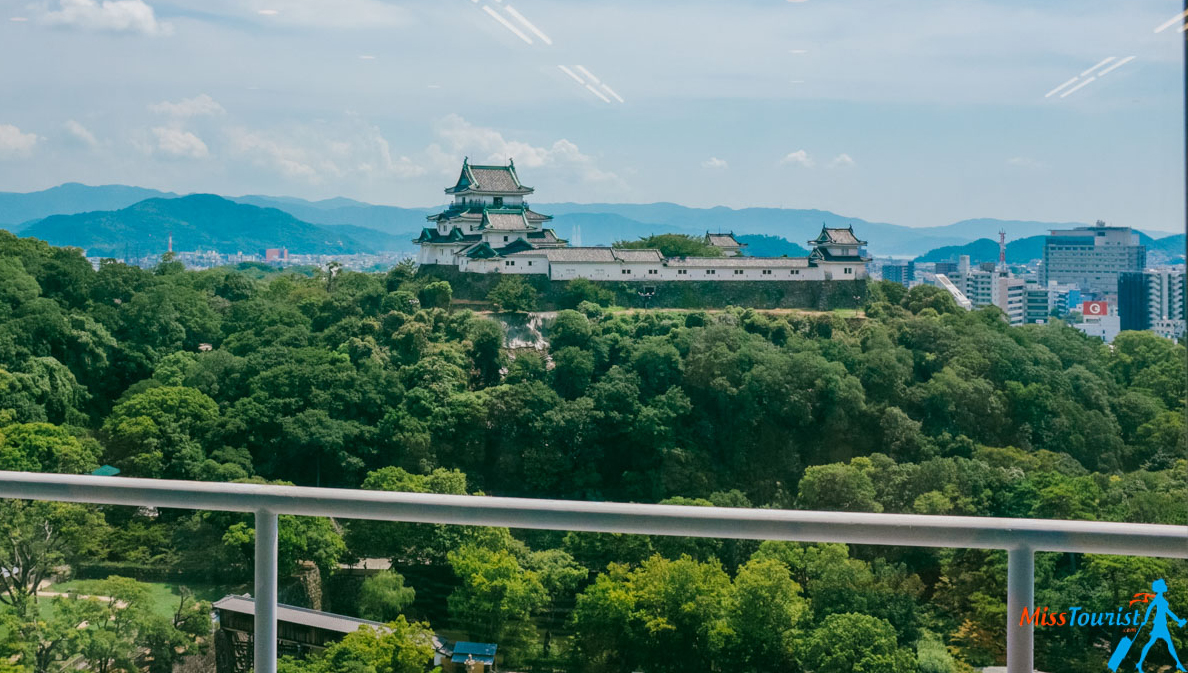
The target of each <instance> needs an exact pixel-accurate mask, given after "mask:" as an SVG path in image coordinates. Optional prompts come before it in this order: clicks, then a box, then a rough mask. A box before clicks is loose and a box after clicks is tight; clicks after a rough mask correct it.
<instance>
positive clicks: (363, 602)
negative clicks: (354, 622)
mask: <svg viewBox="0 0 1188 673" xmlns="http://www.w3.org/2000/svg"><path fill="white" fill-rule="evenodd" d="M416 597H417V592H416V591H415V590H414V589H413V588H412V587H406V586H404V576H403V575H401V574H400V573H398V572H395V571H391V570H388V571H384V572H381V573H379V574H376V575H371V576H369V577H367V578H366V579H364V580H363V584H362V585H361V586H360V587H359V616H360V617H363V618H364V619H371V620H374V621H380V622H386V621H391V620H393V619H396V618H397V617H399V616H400V614H401V613H402V612H403V611H404V609H405V608H407V607H408V606H410V605H412V603H413V601H414V600H415V599H416Z"/></svg>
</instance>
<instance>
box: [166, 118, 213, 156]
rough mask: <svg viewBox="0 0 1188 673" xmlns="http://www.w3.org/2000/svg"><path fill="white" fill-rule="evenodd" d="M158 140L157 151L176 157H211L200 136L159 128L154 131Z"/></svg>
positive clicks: (176, 129) (178, 130)
mask: <svg viewBox="0 0 1188 673" xmlns="http://www.w3.org/2000/svg"><path fill="white" fill-rule="evenodd" d="M153 135H154V136H155V137H156V139H157V145H156V148H155V149H156V151H158V152H161V153H162V154H168V155H169V156H174V157H184V158H190V159H203V158H206V157H207V156H209V155H210V151H209V150H208V149H207V148H206V143H204V142H202V139H201V138H199V137H198V136H196V135H194V134H193V133H190V132H189V131H185V130H182V129H178V128H169V127H165V126H158V127H156V128H154V129H153Z"/></svg>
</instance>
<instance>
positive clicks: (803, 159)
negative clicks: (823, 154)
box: [780, 150, 817, 168]
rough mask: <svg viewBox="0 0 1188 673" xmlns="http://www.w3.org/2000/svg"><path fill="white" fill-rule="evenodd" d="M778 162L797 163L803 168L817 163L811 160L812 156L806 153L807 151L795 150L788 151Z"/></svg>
mask: <svg viewBox="0 0 1188 673" xmlns="http://www.w3.org/2000/svg"><path fill="white" fill-rule="evenodd" d="M780 164H799V165H801V166H804V167H805V168H812V167H813V166H816V165H817V162H815V161H813V158H812V157H810V156H809V155H808V152H805V151H804V150H796V151H795V152H789V153H788V154H786V155H784V158H783V159H780Z"/></svg>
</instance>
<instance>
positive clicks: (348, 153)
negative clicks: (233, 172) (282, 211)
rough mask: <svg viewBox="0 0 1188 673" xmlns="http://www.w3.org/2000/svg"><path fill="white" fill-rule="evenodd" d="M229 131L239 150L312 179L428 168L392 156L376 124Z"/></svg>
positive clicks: (396, 174)
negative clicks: (345, 126) (328, 127)
mask: <svg viewBox="0 0 1188 673" xmlns="http://www.w3.org/2000/svg"><path fill="white" fill-rule="evenodd" d="M227 136H228V139H229V141H230V148H231V150H232V151H233V152H234V153H235V154H237V155H239V156H242V157H244V158H246V159H248V160H249V161H251V162H252V163H254V164H255V165H257V166H260V167H263V168H268V169H271V170H273V171H276V172H277V173H280V174H281V175H283V176H285V177H287V178H292V179H297V180H302V181H305V182H308V183H311V184H320V183H323V182H326V181H328V180H333V179H344V178H349V179H351V180H357V179H374V178H381V179H388V178H400V179H402V178H414V177H417V176H420V175H424V174H425V172H426V169H425V168H424V167H422V166H420V165H418V164H417V163H416V162H414V161H413V160H412V159H411V158H409V157H407V156H393V154H392V148H391V145H389V143H388V141H387V139H386V138H384V136H383V134H381V133H380V131H379V129H377V128H375V127H374V126H360V125H350V126H348V127H347V128H330V129H326V128H318V127H310V126H303V125H302V126H291V127H288V128H284V129H271V130H268V131H257V130H251V129H246V128H232V129H229V130H228V132H227Z"/></svg>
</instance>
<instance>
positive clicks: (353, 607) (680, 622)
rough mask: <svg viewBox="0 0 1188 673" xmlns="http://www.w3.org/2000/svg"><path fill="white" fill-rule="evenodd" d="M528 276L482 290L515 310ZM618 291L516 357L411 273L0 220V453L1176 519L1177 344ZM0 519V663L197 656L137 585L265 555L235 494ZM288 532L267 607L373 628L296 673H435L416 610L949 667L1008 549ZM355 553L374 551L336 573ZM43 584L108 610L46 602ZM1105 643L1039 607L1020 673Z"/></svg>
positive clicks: (713, 655) (810, 502) (223, 578)
mask: <svg viewBox="0 0 1188 673" xmlns="http://www.w3.org/2000/svg"><path fill="white" fill-rule="evenodd" d="M515 289H516V288H511V287H510V286H509V287H505V288H503V289H502V290H501V291H500V292H501V293H497V295H496V296H495V297H493V299H495V300H500V299H502V301H497V302H496V303H499V304H501V305H504V306H505V307H513V306H519V305H524V304H525V303H526V302H524V301H521V298H519V295H508V292H510V291H511V290H515ZM520 289H521V290H522V288H520ZM608 294H609V293H607V292H605V291H602V290H600V288H598V287H597V286H596V285H595V284H593V283H590V282H585V281H582V282H574V283H573V284H572V286H571V287H570V288H569V290H568V291H567V292H566V294H565V303H566V306H567V308H566V309H565V310H562V311H560V312H558V313H556V314H555V316H554V315H550V316H549V317H547V318H546V320H545V330H544V335H545V337H546V338H547V341H548V344H547V348H544V349H522V350H515V351H509V350H508V349H506V348H505V341H504V326H503V324H502V323H501V322H500V321H499V320H498V319H494V318H493V317H492V316H489V315H481V314H476V313H474V312H472V311H470V310H463V309H459V308H458V307H457V306H454V307H451V304H452V302H451V288H450V286H449V284H448V283H446V282H443V281H440V280H431V279H426V278H422V277H418V276H417V274H416V272H415V270H414V269H413V268H412V267H411V266H410V265H401V266H397V267H395V268H393V269H392V270H391V271H390V272H388V273H387V274H362V273H353V272H349V271H345V270H342V269H339V268H336V267H334V266H333V265H332V266H331V268H329V269H328V270H318V271H311V272H309V273H306V274H299V273H291V272H286V273H281V272H276V271H274V270H272V269H270V268H267V267H263V266H262V265H246V266H244V267H243V268H237V269H231V268H228V269H215V270H209V271H200V272H194V271H186V270H184V269H183V267H182V265H181V264H180V263H178V262H175V261H171V260H169V259H166V260H165V261H163V262H162V263H161V264H160V265H159V266H157V267H156V268H155V269H151V270H144V269H139V268H136V267H130V266H125V265H123V264H121V263H118V262H115V261H113V260H105V261H104V262H102V263H101V264H100V265H99V268H98V270H95V269H93V268H92V267H91V265H90V264H89V263H88V262H87V261H86V260H85V259H84V258H83V257H82V256H81V255H80V254H79V253H78V251H77V250H72V249H62V248H54V247H50V246H48V245H46V244H45V243H42V242H39V241H36V240H33V239H18V238H16V237H14V236H12V235H9V234H6V233H3V232H0V469H5V470H28V471H46V472H64V473H88V472H91V471H92V470H94V469H95V468H97V467H98V466H100V465H104V464H107V465H112V466H115V467H117V468H119V469H120V470H121V474H122V476H132V477H148V478H170V479H195V480H215V481H237V480H239V481H243V480H250V481H257V482H261V483H262V482H269V483H291V484H299V485H309V486H323V487H343V488H365V489H383V490H400V491H417V492H436V493H459V494H460V493H473V494H483V495H503V496H525V497H550V498H570V499H583V500H608V501H632V502H645V503H655V502H664V503H675V504H688V505H716V506H725V507H777V508H800V509H813V510H843V511H865V512H912V513H921V514H959V515H974V516H1005V517H1039V518H1056V519H1086V520H1087V519H1096V520H1109V521H1126V522H1144V523H1175V524H1186V523H1188V514H1186V510H1185V502H1186V500H1188V461H1186V460H1185V451H1184V447H1185V427H1184V398H1185V374H1186V372H1185V349H1184V347H1183V346H1181V345H1177V344H1175V343H1173V342H1171V341H1167V340H1164V339H1161V338H1158V337H1156V336H1154V335H1152V334H1149V333H1123V334H1122V335H1121V336H1119V337H1118V338H1117V339H1116V340H1115V341H1114V343H1113V344H1112V346H1105V345H1103V344H1102V343H1101V342H1100V341H1098V340H1095V339H1092V338H1088V337H1085V336H1084V335H1082V334H1081V333H1080V332H1078V331H1076V330H1074V329H1071V328H1068V327H1066V326H1064V325H1062V324H1060V323H1059V322H1054V323H1053V324H1051V325H1030V326H1026V327H1021V328H1013V327H1009V326H1008V325H1007V324H1006V322H1005V321H1004V319H1003V315H1002V314H1001V312H999V311H998V310H997V309H994V308H987V309H981V310H978V311H973V312H966V311H962V310H959V309H958V308H957V306H956V305H955V304H954V303H953V301H952V299H951V298H950V297H949V296H948V295H947V294H946V293H944V292H943V291H940V290H937V289H936V288H932V287H927V286H922V287H916V288H913V289H912V290H911V291H908V290H906V289H904V288H903V287H901V286H898V285H894V284H890V283H871V285H870V288H869V292H868V296H869V299H868V301H867V304H866V306H865V308H864V310H863V311H861V312H854V311H848V312H806V311H779V312H774V311H768V312H765V311H758V310H752V309H744V308H734V309H727V310H722V311H697V310H685V311H640V310H623V309H618V308H615V307H612V306H607V305H606V304H608V303H609V298H608ZM509 296H510V298H509ZM528 303H530V302H528ZM496 317H498V316H496ZM0 531H2V532H3V533H4V534H3V535H0V570H2V571H3V572H0V579H2V581H0V671H3V672H4V673H15V672H18V671H19V672H21V673H33V672H36V673H48V672H50V671H58V670H63V669H66V668H73V667H74V666H75V664H77V663H78V662H80V661H85V662H87V663H88V664H89V665H90V666H91V668H92V669H93V670H99V671H103V672H104V673H106V672H107V671H117V670H131V669H133V668H135V666H136V665H144V662H145V661H147V662H148V663H149V665H150V667H152V669H153V670H154V671H168V670H170V667H171V666H172V664H173V662H174V661H175V660H177V659H178V658H180V657H182V656H186V655H189V654H195V653H201V652H203V651H204V650H207V649H208V648H209V645H210V633H209V631H210V625H209V624H208V623H206V620H205V618H204V617H203V615H205V614H206V612H205V611H206V610H208V609H209V605H208V604H207V603H205V602H204V601H203V600H199V599H197V598H195V597H194V596H193V595H190V594H189V593H188V592H183V595H182V596H181V599H180V600H179V601H178V603H177V605H175V606H173V607H172V608H170V609H168V610H166V611H161V610H156V611H154V609H150V607H148V605H149V603H151V600H150V599H149V598H147V596H148V595H149V591H150V589H151V587H153V586H156V585H154V584H153V583H152V582H153V581H154V580H159V579H160V578H162V577H168V578H172V580H173V581H181V582H190V583H192V584H193V585H194V586H195V587H197V586H206V587H209V586H211V585H214V586H217V587H219V588H224V587H225V588H227V589H228V592H230V591H231V588H233V587H239V590H240V591H242V590H244V589H243V588H244V587H245V586H247V584H246V583H247V581H248V579H249V578H250V568H251V560H252V559H251V554H252V542H253V540H254V531H253V530H252V528H251V520H250V519H249V518H248V517H246V516H242V515H237V514H227V513H212V512H186V511H171V510H161V511H150V510H144V509H136V508H129V507H102V508H100V507H83V506H76V505H63V504H50V503H23V502H14V501H5V502H2V503H0ZM280 538H281V539H280V548H281V564H282V568H281V572H282V574H283V575H284V576H285V577H286V578H289V579H288V581H287V582H286V588H285V594H284V596H283V598H284V599H285V600H287V601H289V602H295V603H301V604H305V605H313V606H318V607H322V608H324V609H328V610H333V611H336V612H341V613H344V614H350V615H357V616H362V617H366V618H369V619H375V620H379V621H383V622H387V623H388V624H389V628H388V629H387V630H374V631H373V630H366V629H365V630H361V631H359V632H357V633H355V634H352V635H351V636H349V637H348V638H346V639H345V640H343V641H342V642H341V643H339V644H337V645H335V646H333V647H331V648H330V650H328V651H327V652H326V654H325V656H323V657H320V658H315V659H310V660H304V661H298V660H286V661H285V662H284V665H283V667H284V670H286V671H287V672H288V673H331V672H337V671H348V670H349V671H373V672H374V673H387V672H395V671H400V672H404V671H421V670H428V669H429V663H428V661H429V657H430V654H431V645H430V641H429V639H428V634H429V632H430V630H432V631H434V632H437V633H443V634H447V635H449V637H451V638H465V639H470V640H476V641H482V642H495V643H498V644H499V647H500V653H501V655H502V657H503V662H504V664H505V667H507V668H510V669H511V670H539V671H549V670H573V671H598V672H602V671H606V672H612V671H614V672H619V671H622V672H627V671H648V672H652V671H656V672H665V671H676V670H710V671H803V672H805V673H835V672H837V673H841V672H848V671H867V672H874V671H879V672H884V671H885V672H892V673H900V672H908V671H922V672H927V673H944V672H947V671H964V670H969V667H971V666H982V665H988V664H992V663H994V662H1001V661H1002V658H1003V653H1004V647H1005V623H1006V619H1007V615H1006V605H1005V599H1006V589H1005V581H1006V556H1005V553H999V552H993V551H980V550H965V549H909V548H885V547H865V546H863V547H856V546H850V547H848V546H846V545H839V544H792V543H783V542H763V543H760V542H749V541H728V540H727V541H723V540H698V539H683V538H664V537H654V538H653V537H644V536H626V535H601V534H579V533H564V532H556V533H554V532H541V531H520V530H510V531H509V530H506V529H474V528H460V527H451V526H429V525H417V524H394V523H378V522H364V521H348V520H329V519H314V518H297V517H282V518H281V534H280ZM361 558H383V559H390V560H391V561H392V568H393V570H391V571H385V572H383V573H380V574H375V575H371V576H368V577H367V578H366V579H362V580H360V579H358V578H351V577H348V576H347V575H348V573H346V572H344V568H345V566H347V565H348V564H351V563H353V562H355V561H357V560H358V559H361ZM1186 571H1188V564H1186V563H1184V562H1181V561H1171V560H1161V559H1143V558H1134V557H1113V556H1095V555H1070V554H1040V555H1038V558H1037V563H1036V575H1037V576H1036V595H1037V605H1048V606H1052V607H1053V609H1058V610H1059V609H1066V607H1067V606H1082V607H1084V608H1085V609H1087V610H1102V611H1111V612H1112V611H1114V610H1115V609H1116V608H1117V607H1118V606H1119V605H1125V604H1126V602H1127V601H1128V600H1129V599H1130V597H1131V596H1132V595H1133V594H1135V593H1137V592H1140V591H1144V590H1147V588H1148V587H1149V586H1150V582H1151V581H1152V580H1153V579H1155V578H1157V577H1164V578H1166V579H1167V581H1168V584H1169V586H1170V592H1169V596H1170V597H1172V598H1171V600H1172V603H1173V605H1174V606H1176V607H1180V606H1183V605H1184V602H1183V601H1184V600H1185V598H1186V597H1188V572H1186ZM58 575H67V576H69V575H74V576H75V577H76V578H84V579H85V578H91V579H90V581H89V583H87V584H85V586H86V587H87V592H88V593H90V594H93V595H96V596H105V597H110V598H111V600H108V601H101V600H100V601H97V600H93V599H86V598H83V597H82V596H81V595H80V594H79V593H78V592H76V593H68V594H66V595H60V596H55V597H53V598H50V597H48V596H46V595H42V593H44V592H43V584H42V582H43V580H53V581H58V579H61V578H58V577H56V576H58ZM109 576H110V577H109ZM179 578H180V579H179ZM140 580H143V581H140ZM80 591H81V590H80ZM210 595H211V596H217V595H219V594H210ZM1177 601H1179V602H1177ZM1184 609H1188V608H1185V607H1180V612H1181V614H1183V610H1184ZM84 622H85V623H87V624H90V626H89V627H87V628H82V629H80V628H78V625H79V624H80V623H84ZM1172 632H1173V638H1175V639H1177V642H1178V643H1180V644H1181V651H1184V649H1188V643H1186V642H1185V638H1184V634H1185V631H1183V630H1179V629H1173V631H1172ZM1119 635H1120V633H1119V631H1118V629H1117V628H1116V627H1109V626H1104V625H1103V626H1089V627H1077V628H1069V627H1065V628H1043V627H1040V628H1037V637H1036V647H1037V652H1036V656H1037V667H1038V668H1041V669H1043V670H1046V671H1052V672H1054V673H1063V672H1066V671H1067V672H1072V671H1083V670H1091V669H1092V668H1093V667H1099V666H1103V665H1104V662H1105V660H1106V658H1108V656H1109V653H1110V647H1111V645H1112V643H1114V642H1116V641H1117V639H1118V637H1119ZM137 657H139V659H138V658H137ZM1166 657H1167V655H1166V652H1159V651H1158V650H1153V651H1152V654H1151V658H1150V660H1149V661H1150V662H1151V664H1152V665H1163V664H1167V663H1170V660H1167V661H1166V662H1165V661H1164V659H1165V658H1166Z"/></svg>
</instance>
